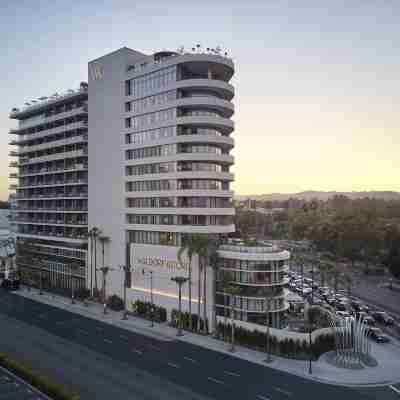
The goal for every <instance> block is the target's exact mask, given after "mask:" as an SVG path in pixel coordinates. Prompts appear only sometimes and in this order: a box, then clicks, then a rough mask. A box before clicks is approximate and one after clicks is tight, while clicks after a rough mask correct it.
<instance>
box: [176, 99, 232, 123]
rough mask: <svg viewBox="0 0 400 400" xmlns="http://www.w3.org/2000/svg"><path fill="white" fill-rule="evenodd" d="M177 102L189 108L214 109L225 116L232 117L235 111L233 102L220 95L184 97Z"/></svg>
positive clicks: (177, 105) (179, 105)
mask: <svg viewBox="0 0 400 400" xmlns="http://www.w3.org/2000/svg"><path fill="white" fill-rule="evenodd" d="M175 104H176V107H185V108H187V109H203V108H207V109H212V110H215V111H217V112H219V113H221V115H222V116H223V117H224V118H230V117H231V116H232V115H233V113H234V112H235V106H234V105H233V103H231V102H230V101H228V100H223V99H219V98H218V97H208V96H204V97H201V96H196V97H183V98H180V99H178V100H176V102H175Z"/></svg>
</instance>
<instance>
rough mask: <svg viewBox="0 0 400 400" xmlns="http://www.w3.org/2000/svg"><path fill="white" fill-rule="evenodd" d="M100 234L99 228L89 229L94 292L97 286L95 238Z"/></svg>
mask: <svg viewBox="0 0 400 400" xmlns="http://www.w3.org/2000/svg"><path fill="white" fill-rule="evenodd" d="M100 234H101V230H100V229H99V228H97V227H96V226H94V227H93V228H92V229H90V230H89V233H88V235H89V237H90V239H91V242H90V254H91V258H92V257H93V254H94V289H95V290H96V292H97V291H98V286H97V269H98V268H97V239H98V237H99V236H100Z"/></svg>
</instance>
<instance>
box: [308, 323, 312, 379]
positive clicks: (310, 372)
mask: <svg viewBox="0 0 400 400" xmlns="http://www.w3.org/2000/svg"><path fill="white" fill-rule="evenodd" d="M308 335H309V345H308V346H309V348H310V350H309V353H310V357H309V363H308V373H309V374H310V375H311V374H312V337H311V321H310V322H309V327H308Z"/></svg>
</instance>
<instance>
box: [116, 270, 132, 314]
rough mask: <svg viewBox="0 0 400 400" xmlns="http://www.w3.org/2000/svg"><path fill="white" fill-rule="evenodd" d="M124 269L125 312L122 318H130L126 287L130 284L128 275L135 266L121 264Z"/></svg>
mask: <svg viewBox="0 0 400 400" xmlns="http://www.w3.org/2000/svg"><path fill="white" fill-rule="evenodd" d="M119 267H120V268H121V269H122V270H123V271H124V279H123V293H124V312H123V314H122V319H123V320H126V319H128V311H127V309H126V288H127V286H128V275H129V274H130V273H131V272H132V270H133V268H131V267H130V266H129V265H120V266H119Z"/></svg>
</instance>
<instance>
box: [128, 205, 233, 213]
mask: <svg viewBox="0 0 400 400" xmlns="http://www.w3.org/2000/svg"><path fill="white" fill-rule="evenodd" d="M125 213H126V214H139V215H141V214H145V215H169V214H173V215H235V209H234V208H208V207H204V208H203V207H185V208H182V207H179V208H178V207H163V208H144V207H141V208H126V209H125Z"/></svg>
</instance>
